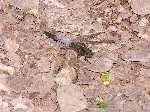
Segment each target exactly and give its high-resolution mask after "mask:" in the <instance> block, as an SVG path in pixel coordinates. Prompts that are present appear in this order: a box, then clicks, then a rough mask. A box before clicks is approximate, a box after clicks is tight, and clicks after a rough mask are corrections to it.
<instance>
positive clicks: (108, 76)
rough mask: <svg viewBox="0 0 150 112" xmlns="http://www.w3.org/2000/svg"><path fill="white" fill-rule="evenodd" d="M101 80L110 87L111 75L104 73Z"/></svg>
mask: <svg viewBox="0 0 150 112" xmlns="http://www.w3.org/2000/svg"><path fill="white" fill-rule="evenodd" d="M100 80H101V81H102V82H103V84H105V85H108V84H109V82H110V75H109V73H108V72H102V73H101V74H100Z"/></svg>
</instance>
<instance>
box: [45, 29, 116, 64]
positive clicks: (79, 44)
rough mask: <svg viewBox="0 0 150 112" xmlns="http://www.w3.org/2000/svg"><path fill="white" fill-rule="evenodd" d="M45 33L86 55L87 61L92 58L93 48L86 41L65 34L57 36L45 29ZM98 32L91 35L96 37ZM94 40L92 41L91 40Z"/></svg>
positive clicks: (109, 41)
mask: <svg viewBox="0 0 150 112" xmlns="http://www.w3.org/2000/svg"><path fill="white" fill-rule="evenodd" d="M44 34H45V35H46V36H47V37H48V38H51V39H52V40H53V41H55V42H57V43H61V44H63V45H65V46H67V47H69V48H71V49H73V50H74V51H75V52H77V54H78V56H84V60H85V61H87V59H88V58H92V56H93V54H94V53H93V52H92V49H90V48H89V47H88V46H87V45H86V44H85V43H84V42H81V41H76V40H73V39H69V38H67V37H63V36H57V35H56V34H54V33H52V32H50V31H44ZM96 35H98V34H95V35H90V36H93V37H95V36H96ZM91 42H92V41H91ZM105 42H106V43H114V41H113V40H102V41H101V42H98V43H105Z"/></svg>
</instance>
